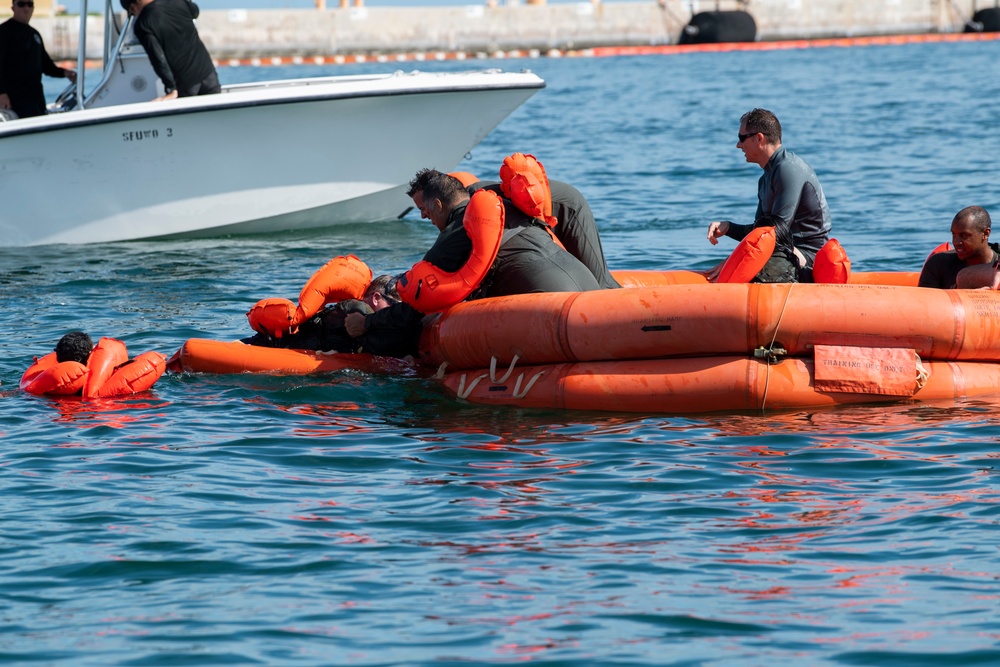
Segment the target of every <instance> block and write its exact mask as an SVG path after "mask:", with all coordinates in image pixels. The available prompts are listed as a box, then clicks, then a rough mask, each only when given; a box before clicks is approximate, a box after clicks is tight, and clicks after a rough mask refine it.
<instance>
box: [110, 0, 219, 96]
mask: <svg viewBox="0 0 1000 667" xmlns="http://www.w3.org/2000/svg"><path fill="white" fill-rule="evenodd" d="M121 3H122V7H124V8H125V11H127V12H128V13H129V14H131V15H133V16H135V17H136V19H135V27H134V28H133V31H134V32H135V36H136V37H137V38H138V39H139V42H140V43H141V44H142V47H143V48H144V49H146V55H147V56H149V62H150V63H152V65H153V69H154V70H155V71H156V75H157V76H159V77H160V80H161V81H162V82H163V88H164V90H165V91H166V94H165V95H164V96H163V97H158V98H156V99H157V101H160V100H172V99H174V98H177V97H194V96H195V95H212V94H215V93H218V92H221V90H222V87H221V86H220V85H219V76H218V74H217V73H216V71H215V65H213V64H212V57H211V56H210V55H209V54H208V49H206V48H205V45H204V44H203V43H202V41H201V38H200V37H199V36H198V30H197V28H195V26H194V19H196V18H198V14H199V13H200V10H199V9H198V5H196V4H194V3H193V2H191V0H121Z"/></svg>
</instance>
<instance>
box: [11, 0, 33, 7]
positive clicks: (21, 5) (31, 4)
mask: <svg viewBox="0 0 1000 667" xmlns="http://www.w3.org/2000/svg"><path fill="white" fill-rule="evenodd" d="M14 4H15V5H17V6H18V7H34V6H35V3H33V2H24V0H21V2H15V3H14Z"/></svg>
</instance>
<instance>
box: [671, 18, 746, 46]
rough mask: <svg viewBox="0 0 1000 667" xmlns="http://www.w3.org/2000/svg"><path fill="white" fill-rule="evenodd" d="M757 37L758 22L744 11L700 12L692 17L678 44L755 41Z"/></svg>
mask: <svg viewBox="0 0 1000 667" xmlns="http://www.w3.org/2000/svg"><path fill="white" fill-rule="evenodd" d="M756 39H757V22H756V21H754V20H753V16H751V15H750V14H748V13H747V12H743V11H727V12H699V13H697V14H695V15H694V16H692V17H691V20H690V21H689V22H688V24H687V25H686V26H684V29H683V30H682V31H681V36H680V38H679V39H678V40H677V43H678V44H719V43H724V42H753V41H755V40H756Z"/></svg>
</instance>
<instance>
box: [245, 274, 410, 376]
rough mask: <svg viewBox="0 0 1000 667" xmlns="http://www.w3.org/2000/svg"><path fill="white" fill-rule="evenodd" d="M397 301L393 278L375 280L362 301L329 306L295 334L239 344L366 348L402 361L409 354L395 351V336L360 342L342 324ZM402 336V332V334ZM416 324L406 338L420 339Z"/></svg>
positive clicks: (327, 349)
mask: <svg viewBox="0 0 1000 667" xmlns="http://www.w3.org/2000/svg"><path fill="white" fill-rule="evenodd" d="M398 301H399V294H397V293H396V278H395V276H390V275H381V276H376V277H375V278H373V279H372V281H371V282H370V283H369V284H368V287H367V289H365V292H364V295H362V297H361V299H346V300H343V301H338V302H337V303H333V304H330V305H328V306H326V307H325V308H323V309H322V310H321V311H319V312H318V313H316V314H315V315H314V316H312V317H310V318H309V319H308V320H306V321H305V322H303V323H302V324H301V325H299V326H298V329H297V330H296V331H295V332H294V333H286V334H284V335H282V336H281V337H280V338H279V337H277V336H272V335H270V334H268V333H266V332H263V331H260V332H258V333H256V334H254V335H253V336H250V337H249V338H243V339H242V340H241V341H240V342H242V343H244V344H246V345H256V346H257V347H278V348H288V349H297V350H321V351H324V352H331V351H333V352H368V351H369V350H367V349H366V345H370V346H371V347H373V348H376V349H377V350H378V352H377V354H380V355H382V356H390V357H391V356H398V357H404V356H406V355H407V354H410V352H409V351H408V350H407V349H402V348H399V347H398V340H396V339H397V338H402V337H403V336H395V337H392V338H389V339H386V340H384V341H383V340H379V339H377V338H376V337H375V336H374V335H373V337H372V339H371V340H370V341H369V340H361V339H359V338H352V337H351V336H350V335H348V333H347V330H346V329H345V327H344V320H345V319H346V318H347V316H348V315H349V314H351V313H360V314H361V315H362V316H364V315H370V314H372V313H375V312H378V311H380V310H383V309H384V308H388V307H389V306H390V305H392V304H394V303H397V302H398ZM404 333H405V331H404ZM419 335H420V328H419V321H418V322H417V325H416V331H415V332H409V336H407V337H414V338H415V337H419Z"/></svg>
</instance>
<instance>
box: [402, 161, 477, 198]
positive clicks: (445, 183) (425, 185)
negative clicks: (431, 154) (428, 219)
mask: <svg viewBox="0 0 1000 667" xmlns="http://www.w3.org/2000/svg"><path fill="white" fill-rule="evenodd" d="M418 192H419V193H421V195H422V196H423V198H424V199H440V200H441V201H442V202H444V203H445V204H455V203H456V202H458V201H461V200H463V199H465V198H466V197H468V195H469V191H468V190H466V189H465V186H464V185H462V181H460V180H458V179H457V178H455V177H454V176H451V175H449V174H445V173H443V172H440V171H438V170H437V169H421V170H420V171H418V172H417V175H416V176H414V177H413V180H411V181H410V188H409V189H408V190H407V191H406V195H407V196H408V197H412V196H413V195H415V194H416V193H418Z"/></svg>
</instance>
